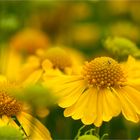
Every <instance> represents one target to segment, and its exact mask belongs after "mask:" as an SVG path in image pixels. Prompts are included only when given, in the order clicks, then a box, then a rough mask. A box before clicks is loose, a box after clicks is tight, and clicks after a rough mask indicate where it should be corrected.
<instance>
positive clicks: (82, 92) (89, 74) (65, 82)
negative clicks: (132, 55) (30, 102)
mask: <svg viewBox="0 0 140 140" xmlns="http://www.w3.org/2000/svg"><path fill="white" fill-rule="evenodd" d="M129 65H130V64H128V65H127V67H124V66H122V64H119V63H118V62H117V61H115V60H113V59H112V58H109V57H98V58H95V59H94V60H92V61H91V62H87V63H86V64H85V65H84V66H83V71H82V73H81V75H71V76H68V75H61V76H58V77H55V78H52V79H51V80H50V81H49V83H47V82H45V84H44V85H47V86H49V87H51V88H52V89H53V91H54V93H56V96H58V97H59V100H58V104H59V106H61V107H63V108H66V109H65V111H64V115H65V116H66V117H68V116H72V118H73V119H75V120H77V119H81V120H82V122H83V123H84V124H86V125H89V124H92V123H93V124H95V125H96V126H97V127H99V126H100V125H101V124H102V122H103V121H109V120H111V118H112V117H114V116H118V115H119V114H120V113H121V112H122V114H123V115H124V117H125V118H126V119H127V120H129V121H132V122H138V121H139V115H140V92H139V91H138V90H137V89H135V88H134V87H133V86H132V83H131V84H130V83H129V72H128V73H127V72H126V71H127V70H131V69H128V67H129ZM131 80H132V79H131ZM54 85H56V86H55V87H54Z"/></svg>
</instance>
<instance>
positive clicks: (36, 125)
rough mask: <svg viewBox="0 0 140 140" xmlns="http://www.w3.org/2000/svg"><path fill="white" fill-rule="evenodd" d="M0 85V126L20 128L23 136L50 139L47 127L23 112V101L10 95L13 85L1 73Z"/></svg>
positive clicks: (33, 138)
mask: <svg viewBox="0 0 140 140" xmlns="http://www.w3.org/2000/svg"><path fill="white" fill-rule="evenodd" d="M0 87H1V90H0V116H1V119H0V122H1V123H0V126H3V125H4V124H5V125H11V126H14V127H15V128H17V129H19V128H21V130H22V131H23V133H24V136H25V137H29V138H31V139H32V140H39V139H40V140H44V139H47V140H51V136H50V133H49V131H48V130H47V128H45V126H43V125H42V124H41V123H40V122H39V121H38V120H37V119H35V118H33V117H32V116H31V115H29V114H27V113H26V112H25V110H24V104H23V103H21V102H20V101H17V100H16V99H15V98H13V97H12V96H10V94H9V93H8V91H9V88H14V86H13V85H12V84H10V83H9V82H8V80H7V79H6V78H5V77H4V76H2V75H1V76H0Z"/></svg>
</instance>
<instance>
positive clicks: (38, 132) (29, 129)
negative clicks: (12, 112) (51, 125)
mask: <svg viewBox="0 0 140 140" xmlns="http://www.w3.org/2000/svg"><path fill="white" fill-rule="evenodd" d="M17 118H18V121H19V122H20V123H21V125H22V127H23V128H24V130H25V132H26V133H27V135H28V136H29V139H32V140H52V138H51V136H50V132H49V131H48V129H47V128H46V127H45V126H43V125H42V124H41V123H40V122H39V121H38V120H37V119H35V118H33V117H32V116H31V115H29V114H27V113H25V112H22V113H21V114H20V115H19V116H17Z"/></svg>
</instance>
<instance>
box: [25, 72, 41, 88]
mask: <svg viewBox="0 0 140 140" xmlns="http://www.w3.org/2000/svg"><path fill="white" fill-rule="evenodd" d="M42 72H43V71H42V70H41V69H38V70H36V71H34V72H33V73H32V74H31V75H30V76H29V77H28V78H27V79H26V80H25V81H24V82H23V86H26V85H30V84H35V83H36V82H37V81H38V80H39V79H40V77H41V75H42Z"/></svg>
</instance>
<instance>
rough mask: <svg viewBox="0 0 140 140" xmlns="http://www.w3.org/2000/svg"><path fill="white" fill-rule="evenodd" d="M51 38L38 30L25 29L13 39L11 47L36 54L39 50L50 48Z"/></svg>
mask: <svg viewBox="0 0 140 140" xmlns="http://www.w3.org/2000/svg"><path fill="white" fill-rule="evenodd" d="M48 46H49V38H48V36H47V35H45V34H44V33H43V32H41V31H40V30H37V29H30V28H27V29H24V30H23V31H21V32H19V33H17V34H16V35H15V36H13V37H12V39H11V41H10V47H11V48H13V49H15V50H17V51H19V52H26V53H34V52H35V51H36V50H37V49H39V48H43V49H45V48H48Z"/></svg>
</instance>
